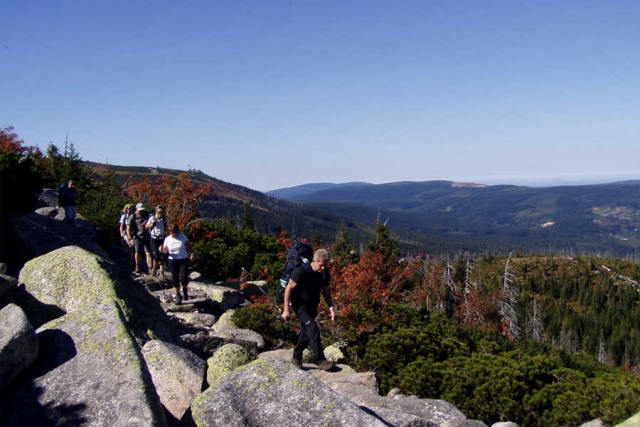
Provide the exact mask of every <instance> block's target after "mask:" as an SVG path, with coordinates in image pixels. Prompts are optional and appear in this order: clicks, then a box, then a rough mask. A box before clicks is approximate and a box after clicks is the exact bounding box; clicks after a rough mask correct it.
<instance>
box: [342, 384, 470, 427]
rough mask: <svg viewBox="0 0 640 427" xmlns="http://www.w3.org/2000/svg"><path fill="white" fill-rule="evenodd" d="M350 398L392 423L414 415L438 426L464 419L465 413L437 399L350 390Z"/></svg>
mask: <svg viewBox="0 0 640 427" xmlns="http://www.w3.org/2000/svg"><path fill="white" fill-rule="evenodd" d="M351 393H352V394H351V395H350V396H351V398H352V400H353V401H354V402H355V403H356V404H358V405H360V406H363V407H365V408H367V409H369V410H371V411H372V412H373V413H375V414H377V415H378V416H379V417H380V418H382V419H384V420H385V421H388V422H390V423H391V424H393V419H394V418H395V417H399V416H401V415H406V414H410V415H414V416H416V417H418V418H420V419H422V420H423V421H428V422H431V423H433V424H436V425H438V426H442V425H444V423H445V422H446V421H450V420H457V419H458V420H466V417H465V415H464V414H463V413H462V412H460V410H459V409H458V408H456V407H455V406H453V405H452V404H450V403H448V402H445V401H444V400H438V399H418V398H416V397H403V398H398V396H396V397H395V398H388V397H383V396H379V395H373V394H371V393H366V392H362V391H361V392H360V393H358V392H357V390H352V391H351Z"/></svg>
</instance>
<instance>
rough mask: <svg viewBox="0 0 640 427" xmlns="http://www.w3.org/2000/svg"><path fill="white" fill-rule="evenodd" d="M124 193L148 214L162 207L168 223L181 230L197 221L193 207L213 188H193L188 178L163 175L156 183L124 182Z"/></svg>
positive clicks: (149, 181)
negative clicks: (165, 210)
mask: <svg viewBox="0 0 640 427" xmlns="http://www.w3.org/2000/svg"><path fill="white" fill-rule="evenodd" d="M123 189H124V191H126V193H127V194H128V195H129V197H131V198H132V199H133V200H134V201H135V202H136V203H137V202H142V203H144V204H145V205H147V207H148V208H149V209H150V210H153V208H155V206H157V205H164V206H165V207H166V209H167V216H168V217H169V221H170V222H171V223H172V224H178V226H179V227H180V228H181V229H182V228H184V227H185V226H186V225H187V224H189V222H190V221H193V220H194V219H195V218H196V217H197V215H198V211H197V209H196V205H197V203H198V202H200V201H202V200H203V199H204V197H205V196H206V195H207V194H209V193H210V192H211V190H212V185H211V184H210V183H204V184H194V182H193V180H192V179H191V175H189V173H188V172H182V173H181V174H180V175H178V176H177V177H174V176H169V175H163V176H161V177H160V178H155V179H151V178H144V179H142V180H140V181H137V182H127V183H125V184H124V186H123Z"/></svg>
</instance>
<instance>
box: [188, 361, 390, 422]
mask: <svg viewBox="0 0 640 427" xmlns="http://www.w3.org/2000/svg"><path fill="white" fill-rule="evenodd" d="M256 402H259V404H256ZM191 412H192V415H193V419H194V421H195V423H196V425H197V426H198V427H216V426H220V427H234V426H238V427H240V426H242V427H246V426H280V425H290V424H291V423H292V422H293V423H294V424H295V425H304V426H307V427H312V426H322V427H325V426H354V427H355V426H367V427H376V426H379V427H384V426H385V423H384V422H382V421H381V420H378V419H376V418H375V417H374V416H372V415H370V414H368V413H367V412H365V411H364V410H362V409H361V408H360V407H358V406H357V405H356V404H354V403H353V402H351V401H350V400H349V399H348V398H346V397H344V396H342V395H340V394H338V393H336V392H334V391H333V390H331V389H330V388H329V387H328V386H326V385H325V384H323V383H322V382H321V381H319V380H316V379H315V378H313V377H312V376H310V375H308V374H306V373H305V372H304V371H302V370H300V369H297V368H295V367H293V366H292V365H291V364H288V363H286V362H282V361H280V360H278V359H274V358H260V359H258V360H256V361H254V362H251V363H249V364H248V365H245V366H243V367H241V368H239V369H237V370H236V371H234V372H233V373H232V374H230V375H227V376H225V377H224V378H223V379H222V381H220V383H219V384H218V385H217V386H214V387H210V388H209V389H207V390H206V391H205V392H204V393H202V394H201V395H200V396H199V397H198V398H197V399H196V400H195V401H194V402H193V405H192V407H191Z"/></svg>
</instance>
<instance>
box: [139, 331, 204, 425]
mask: <svg viewBox="0 0 640 427" xmlns="http://www.w3.org/2000/svg"><path fill="white" fill-rule="evenodd" d="M142 356H143V357H144V359H145V361H146V362H147V366H148V367H149V372H150V373H151V378H152V380H153V384H154V385H155V388H156V391H157V392H158V395H159V396H160V402H162V405H164V407H165V409H166V410H167V411H168V412H169V413H170V414H171V415H172V416H173V417H174V418H176V419H178V420H180V419H181V418H182V417H183V415H184V414H185V412H187V410H188V409H189V407H190V406H191V402H193V400H194V399H195V398H196V397H197V396H198V395H199V394H200V393H201V392H202V389H203V385H204V376H205V370H206V362H205V361H204V360H202V359H201V358H199V357H198V356H196V355H195V354H193V353H192V352H191V351H189V350H187V349H185V348H182V347H178V346H176V345H174V344H169V343H165V342H163V341H149V342H148V343H146V344H145V346H144V347H143V348H142Z"/></svg>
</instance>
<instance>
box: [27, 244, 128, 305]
mask: <svg viewBox="0 0 640 427" xmlns="http://www.w3.org/2000/svg"><path fill="white" fill-rule="evenodd" d="M116 280H117V274H116V270H115V266H114V265H113V264H112V263H110V262H108V261H106V260H105V259H104V258H101V257H99V256H97V255H96V254H94V253H91V252H89V251H86V250H84V249H82V248H79V247H77V246H67V247H64V248H61V249H58V250H55V251H53V252H49V253H48V254H46V255H43V256H40V257H38V258H35V259H33V260H31V261H29V262H27V263H26V264H25V265H24V267H23V268H22V270H21V271H20V283H24V284H25V287H26V289H27V291H29V293H30V294H31V295H33V296H34V297H35V298H37V299H38V300H39V301H40V302H42V303H44V304H50V305H56V306H58V307H60V308H61V309H63V310H64V311H65V312H71V311H76V310H86V309H88V308H90V307H95V306H96V305H99V304H102V303H105V302H108V301H115V300H116V299H117V298H118V296H117V294H116V289H115V286H114V282H115V281H116Z"/></svg>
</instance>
